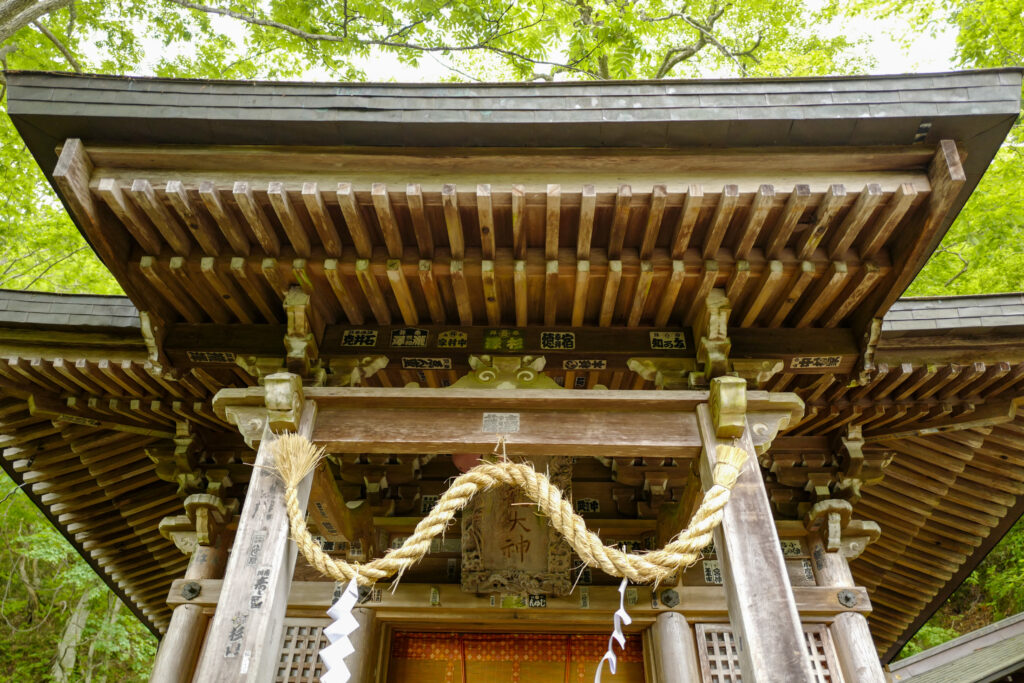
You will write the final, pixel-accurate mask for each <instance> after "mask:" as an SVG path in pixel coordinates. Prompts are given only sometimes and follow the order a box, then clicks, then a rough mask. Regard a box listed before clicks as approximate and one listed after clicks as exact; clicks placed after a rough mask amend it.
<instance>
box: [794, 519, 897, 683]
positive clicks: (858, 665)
mask: <svg viewBox="0 0 1024 683" xmlns="http://www.w3.org/2000/svg"><path fill="white" fill-rule="evenodd" d="M811 557H813V558H814V571H815V574H817V580H818V585H819V586H831V587H834V588H836V590H841V589H843V588H853V587H854V585H855V584H854V582H853V575H852V574H850V565H849V563H848V562H847V561H846V557H845V556H844V555H843V553H842V551H840V552H828V545H827V544H826V543H825V541H824V540H823V539H822V538H821V536H820V535H816V536H813V537H812V538H811ZM831 630H832V643H833V645H835V648H836V656H837V657H838V658H839V666H840V667H841V668H842V670H843V677H844V678H845V679H846V680H847V681H857V683H885V680H886V678H885V673H884V672H883V671H882V663H881V661H880V660H879V659H878V652H877V651H876V650H875V642H874V640H873V639H872V638H871V631H870V629H869V628H868V620H867V619H866V618H865V617H864V615H863V614H860V613H859V612H843V613H842V614H839V615H837V616H836V619H835V621H834V622H832V627H831Z"/></svg>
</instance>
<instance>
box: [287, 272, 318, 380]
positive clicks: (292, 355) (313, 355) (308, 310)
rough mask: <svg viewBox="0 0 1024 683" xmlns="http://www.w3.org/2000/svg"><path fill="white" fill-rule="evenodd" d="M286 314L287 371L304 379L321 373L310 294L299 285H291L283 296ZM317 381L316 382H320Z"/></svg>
mask: <svg viewBox="0 0 1024 683" xmlns="http://www.w3.org/2000/svg"><path fill="white" fill-rule="evenodd" d="M284 309H285V312H286V313H287V315H288V333H287V334H286V335H285V337H284V348H285V351H286V355H285V364H286V365H287V366H288V371H289V372H293V373H295V374H296V375H299V376H300V377H302V378H304V379H309V378H310V375H311V374H313V373H317V374H321V373H322V370H321V369H320V367H319V365H320V364H319V349H318V347H317V343H316V337H315V336H314V335H313V323H312V320H311V318H312V315H313V307H312V305H311V302H310V296H309V294H307V293H306V292H304V291H303V290H302V288H301V287H299V286H297V285H293V286H292V287H289V288H288V293H287V294H286V295H285V297H284ZM322 383H323V382H322V381H321V382H319V383H318V384H322Z"/></svg>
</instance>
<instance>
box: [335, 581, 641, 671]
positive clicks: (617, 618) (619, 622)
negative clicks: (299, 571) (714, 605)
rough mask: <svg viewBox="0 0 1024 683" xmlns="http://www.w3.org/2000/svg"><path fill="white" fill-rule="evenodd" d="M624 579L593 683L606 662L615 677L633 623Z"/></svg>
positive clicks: (620, 585)
mask: <svg viewBox="0 0 1024 683" xmlns="http://www.w3.org/2000/svg"><path fill="white" fill-rule="evenodd" d="M627 583H628V582H627V580H626V579H622V583H620V584H619V609H618V610H616V612H615V614H614V615H613V616H612V621H613V623H614V626H615V629H614V630H613V631H612V635H611V637H610V638H609V639H608V651H607V652H605V653H604V657H602V658H601V661H600V662H598V663H597V675H596V676H594V683H601V670H602V669H604V663H605V662H606V661H607V662H608V670H609V671H611V672H612V675H613V676H614V675H615V667H616V666H617V665H618V663H619V660H618V658H617V657H616V656H615V652H614V650H613V647H614V643H615V642H618V643H619V647H620V648H624V647H626V634H625V633H623V632H622V627H623V626H629V625H630V624H631V623H633V620H632V619H631V618H630V616H629V615H628V614H627V613H626V584H627ZM325 680H326V679H325Z"/></svg>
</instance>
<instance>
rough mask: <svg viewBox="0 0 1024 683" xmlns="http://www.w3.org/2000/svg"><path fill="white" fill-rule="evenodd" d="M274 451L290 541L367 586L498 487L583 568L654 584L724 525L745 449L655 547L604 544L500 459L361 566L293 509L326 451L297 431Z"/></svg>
mask: <svg viewBox="0 0 1024 683" xmlns="http://www.w3.org/2000/svg"><path fill="white" fill-rule="evenodd" d="M273 449H274V458H275V461H276V464H277V469H278V471H279V472H280V474H281V477H282V478H283V479H284V483H285V503H286V505H287V507H288V520H289V522H290V524H291V533H292V538H293V539H294V540H295V542H296V543H297V544H298V547H299V550H301V551H302V554H303V556H304V557H305V558H306V560H307V561H308V562H309V564H310V565H312V566H313V567H315V568H316V569H317V570H318V571H319V572H320V573H321V574H323V575H325V576H327V577H330V578H332V579H334V580H335V581H349V580H351V579H353V578H355V579H357V580H358V582H359V583H360V584H363V585H372V584H374V583H376V582H377V581H380V580H381V579H385V578H387V577H389V576H393V575H395V574H400V573H401V572H404V571H405V570H406V569H408V568H409V567H412V566H413V565H414V564H416V563H417V562H419V561H420V560H421V559H422V558H423V557H424V556H425V555H426V554H427V553H428V552H429V550H430V541H431V540H432V539H433V538H435V537H436V536H438V535H439V534H441V533H443V532H444V530H445V529H446V528H447V526H448V524H450V523H451V521H452V520H453V519H454V517H455V514H456V513H457V512H459V511H460V510H462V509H463V508H464V507H466V505H467V504H468V503H469V501H470V499H472V498H473V496H475V495H476V494H477V493H479V492H480V491H486V490H487V489H489V488H491V487H492V486H494V485H496V484H502V485H505V486H512V487H515V488H518V489H520V490H521V491H523V493H525V494H526V497H527V498H529V499H530V500H531V501H533V502H534V503H536V504H537V506H538V507H539V508H540V510H541V511H542V512H543V513H544V514H545V515H546V516H547V518H548V519H549V520H550V521H551V526H553V527H554V528H555V529H556V530H557V531H558V533H560V534H561V535H562V536H563V537H564V538H565V540H566V541H567V542H568V543H569V545H571V546H572V547H573V549H574V550H575V551H576V554H577V555H579V557H580V559H581V560H583V562H584V563H586V564H587V565H590V566H594V567H599V568H600V569H601V570H602V571H604V572H605V573H606V574H611V575H613V576H619V577H625V578H627V579H629V580H630V581H631V582H633V583H655V584H657V583H659V582H661V581H663V580H665V579H668V578H669V577H670V576H672V575H673V574H675V573H676V572H677V571H679V570H680V569H682V568H685V567H688V566H689V565H691V564H693V563H694V562H696V561H697V560H698V559H699V558H700V556H701V550H702V549H703V548H704V547H706V546H707V545H708V543H710V542H711V535H712V532H713V531H714V529H715V527H717V526H718V524H719V523H720V522H721V521H722V510H723V508H724V507H725V504H726V503H727V502H728V501H729V495H730V492H731V490H732V487H733V486H734V485H735V484H736V477H737V476H738V475H739V469H740V467H742V465H743V462H744V461H745V460H746V458H747V453H746V451H744V450H743V449H741V448H736V447H734V446H726V445H723V444H719V445H718V448H717V451H716V455H717V463H716V465H715V471H714V485H713V486H712V487H711V488H709V489H708V490H707V491H705V493H704V499H703V501H701V504H700V507H699V508H698V509H697V512H696V513H694V515H693V519H692V520H691V521H690V525H689V526H688V527H687V528H686V529H684V530H683V531H682V532H680V533H679V535H678V536H676V537H675V538H674V539H673V540H672V541H670V542H669V543H668V544H667V545H666V546H665V547H664V548H662V549H661V550H655V551H652V552H648V553H643V554H636V553H626V552H623V551H621V550H619V549H618V548H614V547H611V546H606V545H604V544H603V543H602V542H601V538H600V537H599V536H598V535H597V534H595V533H593V532H591V531H589V530H588V529H587V525H586V522H585V521H584V520H583V518H582V517H580V516H579V515H577V514H576V512H575V511H574V510H573V506H572V503H571V502H570V501H569V500H566V499H565V498H564V497H563V496H562V492H561V491H560V490H559V489H558V487H557V486H554V485H553V484H552V483H551V482H550V481H549V480H548V478H547V477H546V476H544V475H543V474H541V473H539V472H537V471H536V470H535V469H534V468H533V467H532V466H531V465H529V464H526V463H516V462H511V461H507V460H506V461H501V462H494V463H487V462H485V463H481V464H479V465H477V466H476V467H474V468H473V469H471V470H469V471H468V472H466V473H464V474H462V475H460V476H458V477H457V478H456V479H455V481H454V482H452V485H451V486H450V487H449V488H448V490H447V491H445V492H444V495H442V496H441V498H440V499H439V500H438V501H437V504H436V505H434V507H433V509H432V510H431V511H430V513H429V514H428V515H427V516H426V517H424V518H423V519H422V520H420V522H419V524H417V525H416V529H415V530H414V531H413V534H412V535H411V536H410V537H409V538H407V539H406V540H405V542H404V543H403V544H402V545H401V547H399V548H392V549H391V550H390V551H388V552H387V554H385V555H384V556H383V557H379V558H377V559H375V560H372V561H370V562H367V563H365V564H361V563H358V562H354V563H350V562H346V561H344V560H335V559H334V558H332V557H330V556H329V555H327V554H326V553H324V551H323V550H322V549H321V548H320V545H319V544H318V543H317V542H316V541H314V540H313V537H312V535H311V534H310V533H309V529H308V528H307V527H306V520H305V516H304V515H303V514H302V510H301V508H300V507H299V497H298V486H299V483H300V482H301V481H302V480H303V479H304V478H305V477H306V475H308V474H309V473H310V472H312V471H313V470H314V469H315V468H316V466H317V464H318V463H319V461H320V459H321V458H322V457H323V455H324V450H323V449H322V448H317V447H316V446H314V445H313V444H311V443H310V442H309V440H307V439H306V438H305V437H303V436H300V435H298V434H285V435H282V436H280V437H278V439H277V440H276V441H275V442H274V444H273Z"/></svg>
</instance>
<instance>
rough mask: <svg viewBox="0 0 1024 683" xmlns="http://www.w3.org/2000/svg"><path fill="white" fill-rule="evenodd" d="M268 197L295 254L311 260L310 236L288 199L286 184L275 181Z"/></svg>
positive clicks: (270, 185)
mask: <svg viewBox="0 0 1024 683" xmlns="http://www.w3.org/2000/svg"><path fill="white" fill-rule="evenodd" d="M267 197H268V198H269V199H270V205H271V206H272V207H273V209H274V213H276V214H277V219H278V220H279V221H280V222H281V227H282V228H284V234H285V235H286V236H287V237H288V241H289V242H291V245H292V248H293V249H295V253H296V254H298V255H299V256H301V257H302V258H309V256H310V243H309V235H308V234H306V227H305V226H304V225H303V224H302V219H301V218H300V217H299V213H298V212H297V211H296V210H295V206H294V205H293V204H292V200H291V199H290V198H289V197H288V190H287V189H285V186H284V183H282V182H280V181H276V180H275V181H273V182H271V183H270V184H268V185H267Z"/></svg>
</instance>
